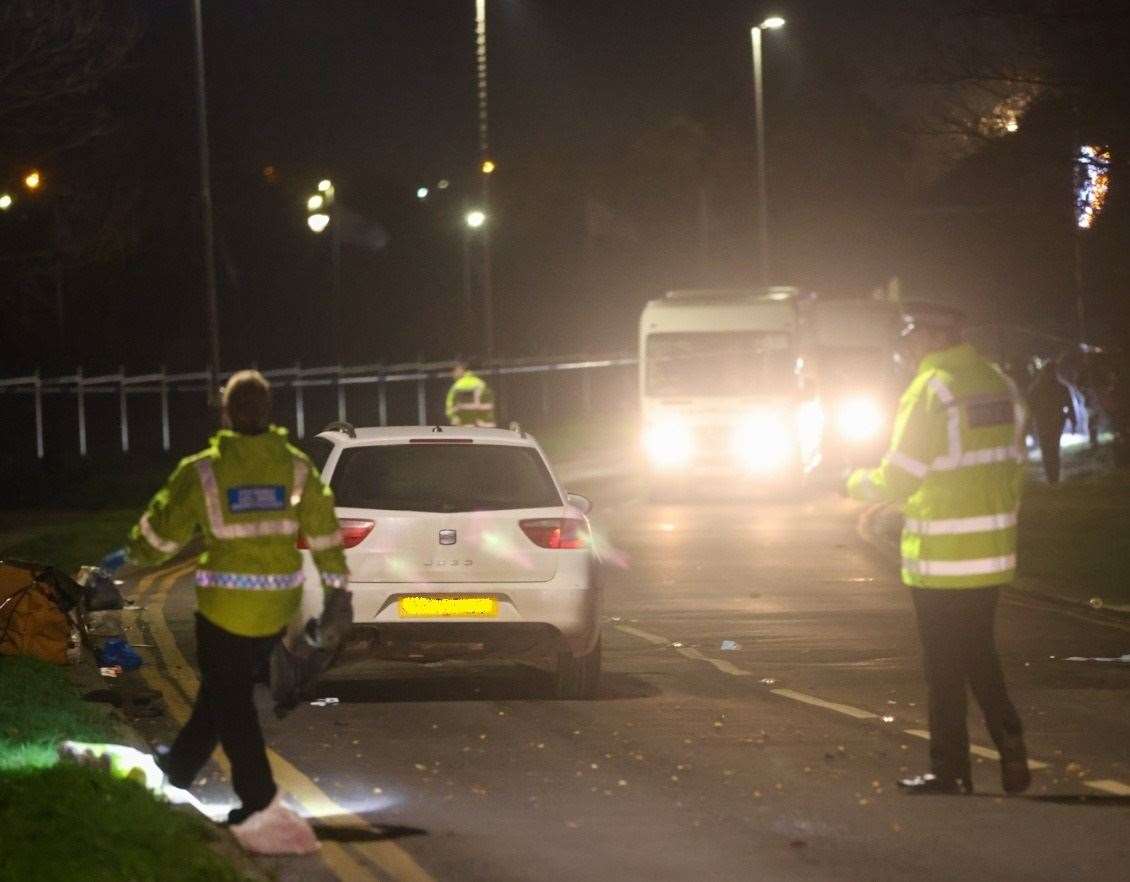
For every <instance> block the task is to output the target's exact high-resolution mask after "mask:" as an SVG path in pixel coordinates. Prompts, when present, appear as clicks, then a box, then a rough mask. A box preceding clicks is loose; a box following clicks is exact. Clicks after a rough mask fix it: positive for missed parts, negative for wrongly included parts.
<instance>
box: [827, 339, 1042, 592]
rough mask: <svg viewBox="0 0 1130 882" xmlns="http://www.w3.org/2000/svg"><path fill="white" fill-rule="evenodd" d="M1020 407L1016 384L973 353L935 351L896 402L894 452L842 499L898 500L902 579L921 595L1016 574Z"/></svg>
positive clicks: (859, 475) (858, 477)
mask: <svg viewBox="0 0 1130 882" xmlns="http://www.w3.org/2000/svg"><path fill="white" fill-rule="evenodd" d="M1024 460H1025V446H1024V406H1023V404H1022V403H1021V401H1020V396H1019V394H1018V393H1017V390H1016V386H1015V384H1014V383H1013V382H1012V381H1011V380H1010V379H1008V378H1007V377H1006V376H1005V375H1004V374H1002V373H1001V372H1000V371H999V370H998V369H997V368H996V367H995V366H994V365H992V364H990V363H989V362H987V361H985V360H984V359H983V358H981V357H980V356H979V355H978V354H977V353H976V351H975V350H974V349H973V347H972V346H969V345H961V346H955V347H953V348H951V349H946V350H943V351H941V352H935V353H933V354H932V355H930V356H928V357H927V358H925V359H923V360H922V364H921V365H920V366H919V368H918V374H917V376H916V377H915V378H914V380H913V382H912V383H911V384H910V386H909V388H908V389H907V390H906V392H905V393H904V394H903V396H902V400H901V401H900V402H899V410H898V416H897V417H896V418H895V425H894V431H893V433H892V437H891V447H890V450H889V451H888V452H887V454H886V455H885V456H884V457H883V461H882V462H881V463H880V464H879V467H878V468H875V469H858V470H857V471H855V472H854V473H853V474H852V476H851V477H850V478H849V479H848V491H849V492H850V493H851V495H852V496H853V497H855V498H857V499H862V500H867V501H877V500H889V501H903V500H905V513H906V522H905V526H904V527H903V532H902V579H903V581H904V582H905V583H906V584H907V585H912V586H915V587H920V588H980V587H985V586H989V585H1001V584H1005V583H1007V582H1011V581H1012V579H1013V577H1014V576H1015V574H1016V519H1017V512H1018V510H1019V506H1020V493H1021V486H1022V484H1023V478H1024Z"/></svg>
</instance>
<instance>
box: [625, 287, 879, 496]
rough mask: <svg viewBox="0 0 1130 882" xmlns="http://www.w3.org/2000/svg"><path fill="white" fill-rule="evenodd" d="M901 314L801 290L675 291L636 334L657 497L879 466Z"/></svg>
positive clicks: (645, 316) (649, 469) (648, 464)
mask: <svg viewBox="0 0 1130 882" xmlns="http://www.w3.org/2000/svg"><path fill="white" fill-rule="evenodd" d="M898 314H899V310H898V307H897V306H896V305H894V304H890V303H881V302H879V301H873V300H858V301H855V300H852V301H846V300H827V301H823V300H821V298H819V297H816V296H815V295H812V294H803V293H802V292H801V291H799V290H798V289H796V288H793V287H785V286H779V287H772V288H760V289H737V290H718V289H699V290H678V291H669V292H667V294H666V295H665V296H664V297H662V298H659V299H656V300H652V301H649V302H648V303H647V305H646V306H645V307H644V310H643V313H642V314H641V316H640V325H639V392H640V413H641V418H642V446H643V454H644V460H645V469H646V474H647V477H648V482H649V485H650V487H651V490H652V495H656V496H658V495H664V496H665V495H669V494H671V493H672V492H673V491H675V490H676V489H679V490H684V491H689V490H690V489H691V487H692V486H693V487H694V488H696V489H697V488H704V487H706V486H708V485H709V484H710V483H711V482H716V483H718V484H720V485H721V486H722V487H724V488H725V489H727V490H737V489H742V488H745V487H748V486H751V485H776V486H797V485H799V484H801V483H802V482H803V481H804V480H805V479H806V478H807V477H808V476H811V475H813V474H814V473H816V472H817V470H818V469H819V468H820V466H821V465H822V463H825V462H827V463H829V464H832V465H848V464H859V463H860V462H861V461H863V460H864V459H866V458H877V455H878V452H881V449H882V446H883V445H884V444H885V442H886V433H887V431H888V430H889V426H890V421H891V419H892V417H893V409H894V406H893V400H892V397H891V396H892V391H891V390H894V389H896V387H897V382H896V380H895V377H896V375H895V373H894V359H893V354H894V346H895V342H896V340H897V319H898Z"/></svg>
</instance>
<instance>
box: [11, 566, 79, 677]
mask: <svg viewBox="0 0 1130 882" xmlns="http://www.w3.org/2000/svg"><path fill="white" fill-rule="evenodd" d="M38 570H39V568H38V567H36V566H35V565H34V564H26V565H25V564H22V563H17V562H14V561H6V562H5V561H0V655H27V656H31V657H32V658H38V659H42V660H43V661H46V662H51V663H52V664H57V665H63V664H66V663H67V644H68V641H69V640H70V636H71V625H70V622H69V621H68V620H67V616H66V614H65V613H64V612H63V611H62V609H61V608H60V598H58V597H57V596H56V593H55V589H54V587H53V586H52V585H51V584H50V583H48V582H44V581H39V580H37V579H36V574H37V572H38Z"/></svg>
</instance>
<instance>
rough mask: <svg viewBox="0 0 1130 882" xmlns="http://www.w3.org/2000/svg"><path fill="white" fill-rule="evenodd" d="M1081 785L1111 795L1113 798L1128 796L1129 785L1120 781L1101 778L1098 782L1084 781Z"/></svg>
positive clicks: (1129, 792)
mask: <svg viewBox="0 0 1130 882" xmlns="http://www.w3.org/2000/svg"><path fill="white" fill-rule="evenodd" d="M1083 783H1084V784H1085V785H1086V786H1087V787H1090V788H1091V789H1092V790H1101V791H1102V792H1103V793H1112V794H1114V795H1115V796H1130V785H1126V784H1123V783H1122V782H1121V781H1114V780H1111V779H1110V778H1103V779H1101V780H1099V781H1084V782H1083Z"/></svg>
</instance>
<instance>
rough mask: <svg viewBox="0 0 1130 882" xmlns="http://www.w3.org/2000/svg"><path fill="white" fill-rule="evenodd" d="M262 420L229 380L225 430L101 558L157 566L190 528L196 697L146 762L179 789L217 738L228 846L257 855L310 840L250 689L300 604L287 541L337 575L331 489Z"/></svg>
mask: <svg viewBox="0 0 1130 882" xmlns="http://www.w3.org/2000/svg"><path fill="white" fill-rule="evenodd" d="M270 413H271V389H270V385H269V384H268V383H267V380H266V379H264V377H263V375H262V374H260V373H259V372H258V371H240V372H239V373H237V374H235V375H234V376H233V377H232V378H231V380H230V381H229V382H228V384H227V385H226V386H225V387H224V390H223V420H224V425H225V427H226V428H224V429H222V430H221V431H219V432H218V433H216V435H214V436H213V438H212V442H211V444H210V445H209V446H208V447H207V448H206V449H205V450H203V451H202V452H200V453H198V454H196V455H195V456H190V457H188V458H186V459H183V460H181V463H180V465H178V466H177V468H176V470H175V471H174V472H173V474H172V477H170V478H169V481H168V483H167V484H166V485H165V486H164V487H163V488H162V489H161V491H160V492H159V493H158V494H157V495H156V496H154V497H153V501H152V502H150V503H149V507H148V509H147V510H146V511H145V513H144V514H143V515H142V516H141V520H140V521H139V522H138V524H137V526H135V527H134V528H133V530H132V532H131V533H130V536H129V545H128V547H127V548H125V549H122V550H121V551H119V552H115V553H114V554H112V555H110V556H108V557H107V560H106V561H105V562H104V563H105V564H106V565H108V566H109V567H110V568H114V567H115V566H120V565H121V564H122V563H124V562H127V561H128V562H129V563H133V564H137V565H139V566H152V565H155V564H159V563H162V562H163V561H166V560H168V559H169V558H170V557H172V556H173V555H174V554H176V553H177V552H178V551H180V550H181V549H182V548H183V547H184V545H185V544H186V543H187V542H188V541H189V540H190V539H192V537H193V535H194V534H195V533H196V531H197V530H198V529H199V530H200V531H201V533H202V534H203V537H204V554H203V555H202V556H201V557H200V566H199V568H198V569H197V570H196V601H197V607H198V611H197V613H196V648H197V659H198V664H199V667H200V691H199V692H198V693H197V695H196V701H195V704H194V706H193V709H192V716H191V717H190V718H189V720H188V722H187V723H186V724H185V725H184V728H183V729H181V731H180V734H179V735H177V737H176V740H175V741H174V742H173V744H172V747H171V748H169V749H168V751H167V752H165V753H163V754H161V755H159V756H158V758H157V764H158V766H160V767H161V769H162V771H164V772H165V774H166V776H167V777H168V782H169V783H170V784H171V785H173V786H174V787H180V788H188V787H191V786H192V782H193V781H194V780H195V779H196V776H197V775H198V774H199V773H200V770H201V769H202V768H203V767H204V764H205V763H206V762H207V761H208V758H209V757H210V756H211V755H212V751H213V750H215V748H216V745H217V743H218V744H219V746H220V747H222V748H223V750H224V753H225V754H226V755H227V758H228V760H229V761H230V762H231V767H232V786H233V787H234V788H235V792H236V795H237V796H238V797H239V799H240V802H241V804H240V806H239V807H238V808H235V809H232V811H231V812H230V813H229V815H228V821H229V823H230V824H231V830H232V833H233V834H234V835H235V837H236V839H237V840H238V841H239V842H240V844H241V845H243V847H244V848H246V849H247V850H248V851H252V852H257V853H261V854H304V853H307V852H311V851H315V850H316V849H317V848H318V841H317V839H316V838H315V836H314V833H313V831H312V830H311V828H310V825H309V824H307V823H306V821H305V820H303V819H302V818H301V817H299V816H298V815H296V814H294V813H293V812H291V811H290V810H289V809H288V808H286V806H284V805H283V803H282V801H281V799H280V793H279V790H278V788H277V787H276V786H275V781H274V778H273V777H272V775H271V767H270V766H269V765H268V763H267V751H266V747H265V745H264V743H263V733H262V730H261V729H260V727H259V718H258V716H257V714H256V711H255V705H254V704H253V702H252V692H253V688H254V683H255V676H256V673H257V671H258V670H259V669H260V668H261V666H262V665H263V664H264V662H265V661H266V659H267V658H268V656H269V654H270V651H271V648H272V647H273V645H274V642H275V641H276V640H277V639H278V638H279V637H280V636H281V634H282V633H283V630H284V629H285V628H286V626H287V624H288V623H289V622H290V620H291V619H292V618H293V616H294V615H295V613H296V612H297V611H298V609H299V606H300V604H301V601H302V583H303V569H302V558H301V556H300V555H299V552H298V550H297V548H296V547H295V543H296V540H297V539H298V537H299V535H301V536H303V537H305V540H306V544H307V545H308V547H309V548H310V549H311V551H312V552H313V554H314V561H315V563H316V564H317V566H318V570H319V572H320V574H321V581H322V585H323V586H324V588H325V590H326V591H331V590H339V589H345V588H346V587H347V583H348V571H347V569H346V565H345V556H344V553H343V551H342V544H341V532H340V530H339V528H338V522H337V516H336V515H335V514H334V499H333V493H332V492H331V491H330V489H329V488H328V487H327V486H325V485H324V484H323V483H322V481H321V480H320V478H319V477H318V472H317V469H316V468H315V467H314V466H313V464H312V463H311V462H310V460H309V459H308V458H307V456H306V455H305V454H304V453H302V452H301V451H300V450H298V449H297V448H295V447H292V446H291V445H290V444H288V443H287V437H286V430H285V429H280V428H278V427H276V426H272V425H270V424H269V417H270ZM315 633H317V632H316V630H315Z"/></svg>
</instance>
